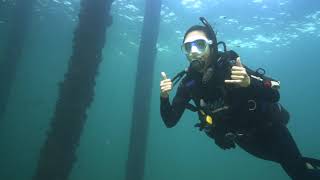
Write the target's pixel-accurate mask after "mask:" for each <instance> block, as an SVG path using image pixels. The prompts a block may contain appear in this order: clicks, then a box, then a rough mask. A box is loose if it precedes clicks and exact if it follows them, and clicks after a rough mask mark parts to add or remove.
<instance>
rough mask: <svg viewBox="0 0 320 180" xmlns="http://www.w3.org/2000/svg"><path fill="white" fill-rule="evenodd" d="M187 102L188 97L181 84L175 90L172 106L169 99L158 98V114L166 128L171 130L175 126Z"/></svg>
mask: <svg viewBox="0 0 320 180" xmlns="http://www.w3.org/2000/svg"><path fill="white" fill-rule="evenodd" d="M189 100H190V97H189V96H188V93H187V91H186V89H185V87H184V85H183V84H182V83H181V84H180V86H179V88H178V90H177V94H176V96H175V97H174V98H173V101H172V105H171V104H170V101H169V97H161V96H160V103H161V104H160V113H161V117H162V120H163V122H164V124H165V125H166V127H168V128H171V127H173V126H175V125H176V124H177V122H178V121H179V119H180V118H181V116H182V114H183V112H184V110H185V105H186V103H188V102H189Z"/></svg>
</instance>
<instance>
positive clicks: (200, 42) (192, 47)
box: [181, 39, 212, 57]
mask: <svg viewBox="0 0 320 180" xmlns="http://www.w3.org/2000/svg"><path fill="white" fill-rule="evenodd" d="M211 44H212V41H211V40H206V39H197V40H194V41H191V42H185V43H184V44H183V45H182V46H181V49H182V51H183V53H185V54H186V55H191V54H195V55H196V56H199V57H200V56H202V55H203V54H204V53H205V52H206V50H207V49H208V48H209V46H210V45H211Z"/></svg>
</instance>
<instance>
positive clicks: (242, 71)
mask: <svg viewBox="0 0 320 180" xmlns="http://www.w3.org/2000/svg"><path fill="white" fill-rule="evenodd" d="M231 79H232V80H225V81H224V82H225V83H226V84H236V85H239V86H240V87H248V86H250V83H251V82H250V77H249V75H248V73H247V71H246V68H244V67H243V66H242V64H241V61H240V57H238V58H237V60H236V65H234V66H232V68H231Z"/></svg>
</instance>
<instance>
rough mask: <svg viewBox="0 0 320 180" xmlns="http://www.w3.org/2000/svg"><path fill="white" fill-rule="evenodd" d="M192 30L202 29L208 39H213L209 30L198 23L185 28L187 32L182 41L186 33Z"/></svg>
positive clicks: (184, 38)
mask: <svg viewBox="0 0 320 180" xmlns="http://www.w3.org/2000/svg"><path fill="white" fill-rule="evenodd" d="M193 31H202V32H203V33H204V34H205V35H206V36H207V38H208V39H213V38H212V37H210V32H209V30H208V28H206V27H204V26H200V25H194V26H191V27H190V28H189V29H188V30H187V32H186V33H185V34H184V37H183V42H184V41H185V40H186V37H187V35H188V34H189V33H191V32H193Z"/></svg>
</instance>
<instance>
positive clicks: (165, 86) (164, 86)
mask: <svg viewBox="0 0 320 180" xmlns="http://www.w3.org/2000/svg"><path fill="white" fill-rule="evenodd" d="M161 76H162V81H161V82H160V89H161V93H160V95H161V97H164V98H168V97H169V92H170V91H171V89H172V82H171V79H168V77H167V75H166V73H164V72H161Z"/></svg>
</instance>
